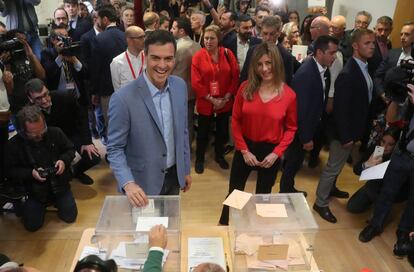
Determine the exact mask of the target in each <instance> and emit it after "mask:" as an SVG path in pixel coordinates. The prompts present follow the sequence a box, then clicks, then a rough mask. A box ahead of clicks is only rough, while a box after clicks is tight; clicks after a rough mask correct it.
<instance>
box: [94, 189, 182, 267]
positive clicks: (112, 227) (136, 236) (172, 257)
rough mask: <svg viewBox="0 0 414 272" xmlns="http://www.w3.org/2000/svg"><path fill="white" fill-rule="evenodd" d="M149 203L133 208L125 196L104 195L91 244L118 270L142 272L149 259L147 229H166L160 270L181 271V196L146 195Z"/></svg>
mask: <svg viewBox="0 0 414 272" xmlns="http://www.w3.org/2000/svg"><path fill="white" fill-rule="evenodd" d="M148 199H149V204H148V205H147V206H145V207H143V208H134V207H133V206H132V205H131V204H130V203H129V201H128V198H127V197H126V196H107V197H106V198H105V201H104V204H103V207H102V210H101V214H100V216H99V219H98V222H97V224H96V230H95V235H94V236H93V237H92V244H93V246H95V247H98V248H99V251H100V252H102V254H103V255H104V256H106V259H114V260H115V262H116V263H117V264H118V267H119V271H129V270H128V269H131V270H133V271H141V270H142V268H143V263H144V262H145V260H146V258H147V256H148V249H149V248H148V233H149V229H150V226H151V225H153V224H160V223H162V224H163V225H164V226H167V235H168V243H167V248H166V251H165V254H164V260H163V262H164V263H163V271H174V272H176V271H179V270H180V248H181V247H180V233H181V227H180V220H181V218H180V197H179V196H148Z"/></svg>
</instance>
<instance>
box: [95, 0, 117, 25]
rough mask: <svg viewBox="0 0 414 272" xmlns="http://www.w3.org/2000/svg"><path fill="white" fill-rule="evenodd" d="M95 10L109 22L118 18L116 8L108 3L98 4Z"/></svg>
mask: <svg viewBox="0 0 414 272" xmlns="http://www.w3.org/2000/svg"><path fill="white" fill-rule="evenodd" d="M97 12H98V16H99V17H101V18H103V17H106V18H108V20H109V21H110V22H111V23H112V22H116V20H118V15H117V13H116V9H115V8H114V6H112V5H110V4H108V5H102V6H99V7H98V9H97Z"/></svg>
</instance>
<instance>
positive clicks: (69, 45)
mask: <svg viewBox="0 0 414 272" xmlns="http://www.w3.org/2000/svg"><path fill="white" fill-rule="evenodd" d="M55 39H57V40H58V41H60V42H62V47H60V48H58V49H57V51H58V53H59V54H62V55H63V56H78V55H80V48H81V45H80V42H74V41H72V38H71V37H65V36H63V35H57V36H56V37H55Z"/></svg>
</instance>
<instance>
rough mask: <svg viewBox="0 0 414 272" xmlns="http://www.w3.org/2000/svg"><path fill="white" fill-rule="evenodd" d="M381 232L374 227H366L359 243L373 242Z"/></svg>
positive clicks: (360, 235)
mask: <svg viewBox="0 0 414 272" xmlns="http://www.w3.org/2000/svg"><path fill="white" fill-rule="evenodd" d="M380 233H381V230H380V229H379V228H377V227H375V226H373V225H368V226H366V227H365V228H364V229H363V230H362V231H361V233H360V234H359V237H358V239H359V241H361V242H363V243H367V242H369V241H371V240H372V238H374V237H375V236H377V235H379V234H380Z"/></svg>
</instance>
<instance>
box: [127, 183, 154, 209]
mask: <svg viewBox="0 0 414 272" xmlns="http://www.w3.org/2000/svg"><path fill="white" fill-rule="evenodd" d="M124 191H125V194H126V196H127V197H128V200H129V202H130V203H131V204H132V206H134V207H136V208H137V207H143V206H146V205H148V198H147V195H146V194H145V192H144V190H142V188H141V187H139V186H138V184H136V183H135V181H133V182H130V183H128V184H127V185H125V186H124Z"/></svg>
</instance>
